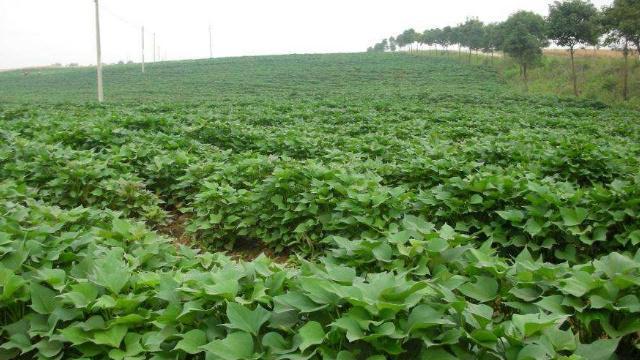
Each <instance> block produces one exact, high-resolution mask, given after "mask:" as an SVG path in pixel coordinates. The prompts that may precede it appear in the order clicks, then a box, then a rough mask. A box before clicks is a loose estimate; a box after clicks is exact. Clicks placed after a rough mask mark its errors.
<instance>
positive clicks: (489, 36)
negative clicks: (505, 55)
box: [482, 23, 502, 62]
mask: <svg viewBox="0 0 640 360" xmlns="http://www.w3.org/2000/svg"><path fill="white" fill-rule="evenodd" d="M501 46H502V33H501V29H500V27H499V25H498V24H495V23H493V24H487V25H485V27H484V41H483V42H482V51H483V52H485V53H490V54H491V61H492V62H493V54H494V53H495V51H496V50H497V49H499V48H500V47H501Z"/></svg>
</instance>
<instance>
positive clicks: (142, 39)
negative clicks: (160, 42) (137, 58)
mask: <svg viewBox="0 0 640 360" xmlns="http://www.w3.org/2000/svg"><path fill="white" fill-rule="evenodd" d="M142 73H143V74H144V26H143V27H142Z"/></svg>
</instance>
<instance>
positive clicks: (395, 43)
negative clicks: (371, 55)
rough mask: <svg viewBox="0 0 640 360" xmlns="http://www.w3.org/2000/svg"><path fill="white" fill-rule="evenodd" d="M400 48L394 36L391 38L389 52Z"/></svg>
mask: <svg viewBox="0 0 640 360" xmlns="http://www.w3.org/2000/svg"><path fill="white" fill-rule="evenodd" d="M397 46H398V43H397V42H396V38H394V37H393V36H392V37H390V38H389V50H390V51H396V48H397Z"/></svg>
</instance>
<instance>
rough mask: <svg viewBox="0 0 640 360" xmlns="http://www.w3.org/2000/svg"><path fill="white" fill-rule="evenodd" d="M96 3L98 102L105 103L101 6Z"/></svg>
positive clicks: (96, 1) (96, 0)
mask: <svg viewBox="0 0 640 360" xmlns="http://www.w3.org/2000/svg"><path fill="white" fill-rule="evenodd" d="M95 3H96V52H97V57H98V59H97V62H96V68H97V70H98V102H103V101H104V92H103V90H102V52H101V49H100V6H99V4H98V0H95Z"/></svg>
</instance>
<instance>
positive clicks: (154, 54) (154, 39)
mask: <svg viewBox="0 0 640 360" xmlns="http://www.w3.org/2000/svg"><path fill="white" fill-rule="evenodd" d="M153 62H156V33H153Z"/></svg>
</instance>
